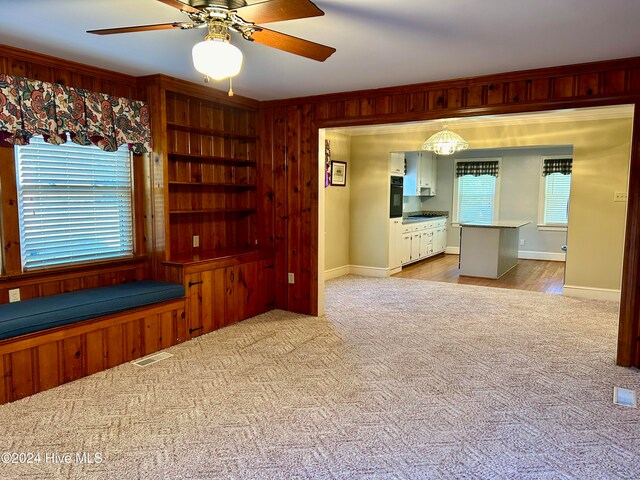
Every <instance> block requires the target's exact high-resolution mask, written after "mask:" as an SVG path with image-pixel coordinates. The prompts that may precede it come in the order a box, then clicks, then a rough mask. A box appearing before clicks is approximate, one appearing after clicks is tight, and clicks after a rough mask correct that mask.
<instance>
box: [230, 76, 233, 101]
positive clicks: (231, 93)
mask: <svg viewBox="0 0 640 480" xmlns="http://www.w3.org/2000/svg"><path fill="white" fill-rule="evenodd" d="M229 96H230V97H233V77H229Z"/></svg>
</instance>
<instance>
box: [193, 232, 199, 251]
mask: <svg viewBox="0 0 640 480" xmlns="http://www.w3.org/2000/svg"><path fill="white" fill-rule="evenodd" d="M199 246H200V236H199V235H194V236H193V248H197V247H199Z"/></svg>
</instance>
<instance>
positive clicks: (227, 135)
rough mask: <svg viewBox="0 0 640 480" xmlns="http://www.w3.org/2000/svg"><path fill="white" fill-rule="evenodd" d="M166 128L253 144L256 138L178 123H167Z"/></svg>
mask: <svg viewBox="0 0 640 480" xmlns="http://www.w3.org/2000/svg"><path fill="white" fill-rule="evenodd" d="M167 128H168V129H172V130H180V131H183V132H189V133H200V134H203V135H212V136H214V137H222V138H230V139H233V140H241V141H243V142H247V143H249V142H255V141H256V137H255V136H253V135H243V134H240V133H232V132H225V131H224V130H219V129H215V128H204V127H195V126H191V125H181V124H179V123H173V122H167Z"/></svg>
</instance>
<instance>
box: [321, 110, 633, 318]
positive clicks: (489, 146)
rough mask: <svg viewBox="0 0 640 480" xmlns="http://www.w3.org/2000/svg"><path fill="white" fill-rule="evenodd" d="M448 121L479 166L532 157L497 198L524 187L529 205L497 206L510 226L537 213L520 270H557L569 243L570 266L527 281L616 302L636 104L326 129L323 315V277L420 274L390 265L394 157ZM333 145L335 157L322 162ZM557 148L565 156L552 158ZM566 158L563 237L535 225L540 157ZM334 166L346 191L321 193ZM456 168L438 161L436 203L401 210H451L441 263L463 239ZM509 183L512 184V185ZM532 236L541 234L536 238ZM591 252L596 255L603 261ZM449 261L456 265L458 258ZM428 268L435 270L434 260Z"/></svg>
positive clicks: (451, 161) (542, 183)
mask: <svg viewBox="0 0 640 480" xmlns="http://www.w3.org/2000/svg"><path fill="white" fill-rule="evenodd" d="M444 123H447V125H449V128H450V129H452V130H455V131H456V132H457V133H460V134H461V135H462V136H463V137H464V138H465V140H467V141H468V142H469V143H470V149H471V150H470V151H467V152H465V154H471V155H476V156H477V157H478V158H479V157H483V156H484V157H486V156H487V155H489V156H495V155H496V154H497V153H496V152H498V153H499V155H501V156H502V157H501V158H502V161H503V162H505V160H504V158H505V156H508V155H513V156H517V155H518V154H520V153H526V154H527V155H529V157H530V159H529V162H530V164H528V165H527V166H526V167H527V168H523V169H522V170H521V171H518V170H517V168H516V167H514V170H513V171H512V172H510V173H509V175H507V172H506V170H505V172H504V176H503V177H502V178H501V179H500V181H501V185H500V191H499V195H500V196H501V197H502V199H503V200H504V199H505V197H508V196H509V195H511V193H513V190H522V189H523V188H525V189H528V190H529V192H530V193H531V195H529V197H528V199H527V200H523V199H520V200H519V201H518V202H515V201H509V202H507V203H506V204H505V205H506V206H502V205H501V206H500V209H499V212H498V215H499V216H498V218H499V219H500V218H512V217H513V215H516V214H517V210H518V209H519V208H520V209H522V208H525V207H526V209H527V210H528V211H529V213H530V212H536V215H535V217H534V218H531V219H530V220H529V221H530V224H529V225H530V226H529V227H528V228H529V229H531V232H525V233H526V235H525V234H523V236H522V238H521V239H520V240H524V241H525V244H524V245H519V247H520V248H519V250H520V251H522V252H525V255H524V258H522V261H523V262H524V263H523V266H525V265H524V264H525V263H529V262H540V261H542V262H559V261H561V260H562V259H563V257H564V256H565V252H564V251H562V246H563V245H567V252H566V263H565V264H564V265H562V264H561V265H559V267H560V268H556V270H557V271H556V272H550V271H548V270H546V269H542V270H545V271H546V273H544V272H543V273H541V269H540V268H538V269H536V268H532V269H531V270H532V271H531V272H530V273H529V275H530V276H531V277H536V276H542V275H550V276H551V277H556V278H557V277H558V276H561V277H562V278H563V280H562V283H563V285H562V294H563V295H569V296H578V297H589V298H598V299H608V300H618V299H619V295H620V285H621V276H622V261H623V251H624V235H625V225H626V202H625V201H624V198H625V194H626V192H627V188H628V181H629V161H630V156H631V137H632V125H633V106H632V105H624V106H608V107H593V108H581V109H571V110H557V111H549V112H542V113H528V114H513V115H512V114H510V115H496V116H488V117H470V118H461V119H447V120H446V122H445V121H444V120H438V121H425V122H412V123H404V124H391V125H374V126H371V125H369V126H352V127H340V128H327V129H321V130H320V143H319V144H320V146H321V149H320V150H321V152H320V156H319V158H320V159H321V161H320V162H319V163H320V166H319V168H320V171H321V172H322V174H321V175H320V177H321V178H320V189H319V190H320V195H319V205H320V208H319V213H320V217H319V228H320V230H319V231H320V236H319V247H320V248H319V252H318V255H319V258H318V260H319V263H318V265H319V280H320V281H319V296H318V298H319V301H320V302H322V303H321V305H320V307H321V309H320V311H322V306H323V302H324V281H325V280H327V279H331V278H334V277H337V276H340V275H344V274H348V273H351V274H358V275H367V276H375V277H388V276H391V275H393V274H396V273H398V271H405V272H407V273H409V272H411V271H412V269H413V270H418V268H419V267H409V266H404V267H402V266H401V270H397V268H395V267H396V266H394V265H393V264H392V263H390V256H391V251H390V245H392V243H393V242H390V236H389V235H390V232H391V230H390V229H391V226H390V218H389V195H390V185H389V178H390V173H391V172H390V168H392V167H391V161H390V153H391V152H417V151H420V147H421V145H422V143H423V142H424V140H425V139H426V138H428V137H429V136H430V135H432V134H433V133H435V132H436V131H437V130H439V129H441V128H442V125H443V124H444ZM327 146H328V147H329V148H328V151H329V158H327V157H326V153H327V149H326V148H325V147H327ZM554 148H556V149H565V150H564V151H562V150H561V151H559V152H558V151H551V150H549V149H554ZM545 149H546V150H545ZM568 153H570V154H571V157H572V160H573V171H572V175H571V187H570V200H569V206H570V208H569V211H568V216H567V219H568V227H565V229H564V231H563V230H561V229H555V230H554V229H553V228H551V229H548V230H546V229H545V228H543V227H544V222H541V221H540V218H539V212H540V208H541V207H540V202H541V196H540V195H541V193H540V192H541V189H542V188H543V187H546V183H547V179H546V178H544V176H543V175H542V173H541V170H540V169H541V168H542V167H541V165H542V164H543V160H544V157H550V158H552V157H554V156H558V155H559V156H566V155H567V154H568ZM461 158H462V157H461ZM531 158H537V163H536V168H537V170H536V171H535V173H531V172H530V171H529V170H531V168H532V165H533V164H534V163H533V160H531ZM325 159H327V160H328V161H329V163H327V164H326V166H325V162H323V161H322V160H325ZM333 160H338V161H341V162H344V163H345V164H346V166H347V168H346V186H340V187H337V186H333V185H331V183H330V182H329V183H328V184H327V186H326V187H325V180H326V178H325V175H324V174H325V172H326V169H327V168H329V169H330V165H331V164H330V162H331V161H333ZM455 161H456V156H455V155H454V156H453V158H451V157H449V158H447V157H442V158H438V159H437V165H438V167H439V168H442V169H443V170H446V171H447V173H446V175H448V178H449V180H448V182H446V183H441V184H439V185H438V186H437V189H436V194H435V195H433V196H429V198H424V199H422V198H420V197H419V196H416V197H415V198H407V197H406V196H405V198H404V202H403V209H410V211H413V209H416V210H418V211H427V212H431V211H446V212H447V227H446V228H447V232H446V246H445V251H444V254H442V255H441V256H442V257H445V258H446V256H447V255H456V253H458V252H456V251H455V247H456V246H458V247H459V244H458V245H456V242H455V239H456V236H457V235H458V237H457V238H459V229H456V225H455V223H456V222H452V220H453V216H454V213H455V212H454V208H456V206H455V205H454V193H455V192H454V190H455V188H454V187H455V182H454V179H455V176H454V173H453V171H454V166H455ZM447 162H448V163H447ZM514 165H515V164H514ZM523 165H524V164H522V165H521V166H523ZM447 169H448V170H447ZM439 173H443V172H439ZM532 176H535V177H536V182H537V183H534V182H530V184H527V186H526V187H524V186H523V182H524V180H526V179H530V178H529V177H532ZM508 177H509V178H511V177H513V178H512V180H509V181H508ZM441 178H444V176H443V175H440V174H438V176H437V180H440V179H441ZM514 182H515V183H514ZM518 182H520V183H518ZM510 192H511V193H510ZM542 201H543V202H544V198H543V199H542ZM449 205H450V206H449ZM542 208H544V203H543V204H542ZM529 233H531V234H533V233H535V234H536V235H537V238H535V237H536V235H534V236H530V235H529ZM541 238H542V239H543V240H540V239H541ZM545 241H548V242H549V243H550V244H553V247H552V248H551V247H548V248H547V247H544V246H543V247H541V246H540V245H541V244H540V242H542V243H544V242H545ZM536 252H537V253H536ZM594 252H598V253H597V255H595V254H594ZM527 256H528V257H530V258H526V257H527ZM536 256H538V257H541V258H535V257H536ZM450 261H451V262H452V263H455V259H453V260H450ZM525 261H526V262H525ZM423 263H424V264H429V263H434V265H436V263H435V262H434V261H433V260H429V259H426V260H425V261H424V262H423ZM532 265H535V264H532ZM556 267H558V265H556ZM521 270H523V271H525V270H526V268H522V269H521ZM460 283H462V282H460ZM470 283H471V282H470ZM554 289H555V292H554ZM557 290H559V286H558V285H556V286H555V287H554V286H553V282H552V285H551V286H549V287H548V291H550V293H560V292H558V291H557Z"/></svg>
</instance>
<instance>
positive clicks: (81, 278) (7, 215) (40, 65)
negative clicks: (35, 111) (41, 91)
mask: <svg viewBox="0 0 640 480" xmlns="http://www.w3.org/2000/svg"><path fill="white" fill-rule="evenodd" d="M0 73H8V74H12V75H18V76H23V77H27V78H32V79H37V80H42V81H45V82H55V83H61V84H64V85H69V86H73V87H77V88H85V89H89V90H93V91H97V92H102V93H107V94H110V95H115V96H123V97H128V98H134V99H138V100H140V99H141V100H144V98H143V97H142V96H141V95H139V90H138V88H137V79H136V77H131V76H128V75H122V74H120V73H117V72H112V71H109V70H104V69H100V68H95V67H90V66H87V65H83V64H79V63H75V62H70V61H66V60H62V59H58V58H54V57H49V56H46V55H41V54H38V53H33V52H29V51H26V50H21V49H18V48H14V47H9V46H6V45H0ZM141 93H144V92H141ZM141 97H142V98H141ZM147 161H148V158H147V156H136V157H135V159H134V180H135V187H136V188H135V191H134V195H135V198H134V208H135V217H136V224H135V235H136V237H135V244H136V252H137V258H136V259H133V260H124V261H116V262H109V263H99V264H94V265H93V266H79V267H74V268H55V269H50V270H47V271H40V272H38V273H27V274H23V273H22V272H21V259H20V234H19V230H18V206H17V191H16V178H15V161H14V154H13V149H12V148H0V187H1V188H0V199H1V201H2V203H1V210H0V211H1V214H2V227H3V238H4V245H3V247H4V268H3V272H4V274H3V275H1V276H0V303H7V302H8V301H9V294H8V291H9V289H13V288H20V295H21V298H22V299H23V300H26V299H29V298H33V297H40V296H46V295H53V294H56V293H63V292H68V291H74V290H79V289H84V288H91V287H99V286H106V285H113V284H117V283H122V282H129V281H132V280H134V279H137V280H142V279H145V278H148V276H149V272H148V268H147V264H148V262H147V261H146V255H145V253H146V248H145V245H146V244H147V242H148V239H147V237H146V235H145V232H146V231H148V230H149V228H147V227H146V226H145V223H146V219H145V201H146V199H145V197H146V192H148V191H149V186H148V183H149V179H148V176H149V175H148V172H147V170H148V168H147V167H146V166H145V162H147Z"/></svg>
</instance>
